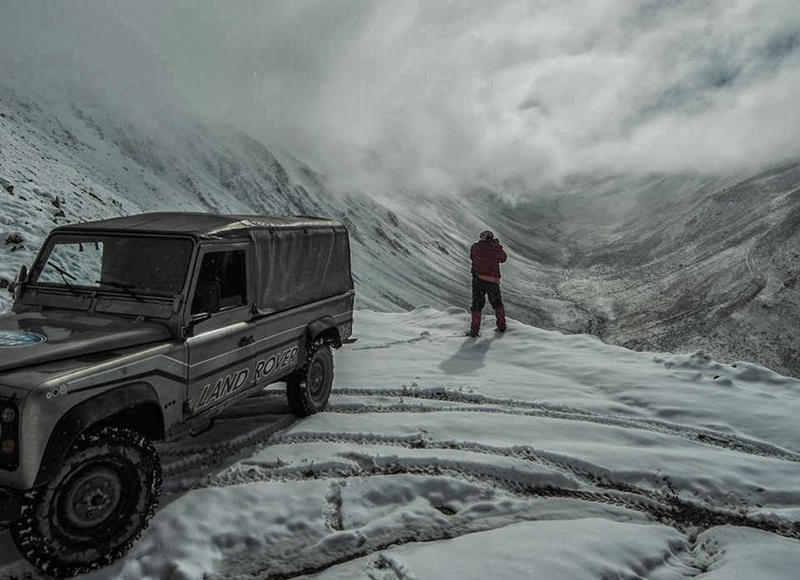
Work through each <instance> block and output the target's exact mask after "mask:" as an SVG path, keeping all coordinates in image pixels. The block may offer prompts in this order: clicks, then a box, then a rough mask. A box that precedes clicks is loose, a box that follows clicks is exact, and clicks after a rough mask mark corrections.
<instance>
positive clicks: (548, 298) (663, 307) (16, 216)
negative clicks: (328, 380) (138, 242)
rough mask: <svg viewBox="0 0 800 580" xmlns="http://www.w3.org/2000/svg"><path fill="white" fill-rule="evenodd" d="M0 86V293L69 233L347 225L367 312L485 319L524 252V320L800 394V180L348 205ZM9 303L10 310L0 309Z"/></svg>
mask: <svg viewBox="0 0 800 580" xmlns="http://www.w3.org/2000/svg"><path fill="white" fill-rule="evenodd" d="M134 102H136V103H137V104H135V105H131V104H130V102H129V101H125V105H122V104H120V100H119V98H116V97H114V96H109V95H108V94H106V93H102V92H94V93H88V92H87V89H86V88H85V87H78V86H68V85H64V86H59V87H58V88H55V89H54V88H53V87H49V88H41V87H38V86H26V85H25V83H24V81H23V80H21V79H15V78H13V77H12V78H10V79H3V81H2V82H0V179H2V180H3V181H2V182H0V183H2V184H6V185H11V186H12V187H13V192H8V191H7V190H6V189H5V186H4V187H3V189H2V190H0V204H2V206H1V207H2V208H3V212H2V214H0V256H2V260H0V286H4V285H5V284H7V283H8V282H9V281H10V280H12V279H13V278H14V276H15V274H16V272H17V270H18V269H19V266H20V265H22V264H30V263H31V261H32V260H33V257H34V255H35V252H36V251H37V250H38V248H39V245H40V243H41V241H42V239H43V237H44V236H45V235H46V233H47V231H48V230H49V229H50V228H51V227H53V226H54V225H56V224H61V223H66V222H75V221H81V220H89V219H97V218H102V217H109V216H115V215H123V214H130V213H138V212H143V211H155V210H194V211H212V212H242V213H288V214H312V215H324V216H331V217H334V218H337V219H340V220H342V221H343V222H344V223H346V224H347V225H348V228H349V229H350V232H351V238H352V240H353V262H354V275H355V279H356V284H357V289H358V305H359V307H362V308H373V309H379V310H390V311H391V310H401V309H408V308H413V307H415V306H417V305H419V304H432V305H434V306H436V307H438V308H447V307H448V306H451V305H459V306H467V305H468V303H469V288H468V284H469V279H468V278H469V275H468V270H469V264H468V260H467V257H466V255H467V252H468V248H469V245H470V244H471V243H472V241H473V240H474V238H475V235H476V232H479V231H481V230H482V229H485V228H487V227H488V228H491V229H493V230H494V231H495V232H496V233H497V234H498V236H499V237H500V238H501V240H502V241H503V243H504V245H505V247H506V249H507V251H508V252H509V255H510V259H509V262H508V263H507V264H506V265H505V266H504V270H503V272H504V283H503V291H504V298H505V302H506V306H507V309H508V311H509V312H510V313H511V314H512V315H513V316H516V317H517V318H518V319H520V320H523V321H525V322H527V323H530V324H533V325H536V326H538V327H540V328H547V329H558V330H561V331H564V332H588V333H592V334H595V335H597V336H599V337H601V338H602V339H603V340H605V341H607V342H610V343H614V344H624V345H626V346H628V347H630V348H635V349H651V350H665V351H673V352H691V351H693V350H696V349H698V348H704V349H706V350H708V351H709V352H711V353H713V354H714V356H715V357H717V358H719V359H720V360H728V361H730V360H736V359H745V360H753V361H757V362H759V363H761V364H763V365H765V366H768V367H770V368H773V369H775V370H777V371H779V372H782V373H784V374H789V375H793V376H800V352H798V350H797V349H798V346H797V345H798V343H800V335H798V334H797V328H798V325H799V324H800V285H799V284H800V282H798V279H799V278H798V277H799V276H800V249H799V248H800V239H798V236H800V228H799V227H798V223H800V222H799V221H798V215H800V166H798V165H787V166H782V167H778V168H774V169H772V170H769V171H766V172H762V173H757V174H742V175H730V176H723V177H717V178H709V177H701V176H673V177H665V176H649V177H648V176H646V177H614V178H608V179H598V180H594V181H586V180H575V181H574V182H569V183H566V184H562V185H561V186H559V187H557V188H553V189H543V190H541V191H535V192H524V191H522V192H520V191H516V190H515V193H514V194H513V195H512V194H511V193H510V192H508V191H507V192H494V191H488V190H485V189H481V188H477V189H475V190H474V191H470V192H458V193H456V192H454V193H452V194H441V193H440V194H438V195H435V196H428V195H426V194H425V192H416V191H409V190H408V189H407V188H406V187H405V186H404V184H403V182H402V178H401V177H398V179H397V183H396V189H395V190H393V191H369V192H355V191H353V192H345V193H333V192H332V190H331V188H330V187H329V186H328V184H327V183H326V179H325V177H324V176H322V175H319V174H317V173H315V172H314V171H313V170H312V169H311V168H309V167H308V166H306V165H304V164H303V163H302V162H301V161H298V160H297V159H296V158H295V157H294V156H292V155H290V154H288V153H286V152H284V151H282V150H281V149H280V148H279V147H270V148H268V147H266V146H265V145H264V144H262V143H260V142H257V141H255V140H254V139H252V138H250V137H249V136H247V135H245V134H243V133H242V132H240V131H238V130H236V129H234V128H232V127H230V126H228V125H224V124H220V123H210V122H206V121H200V120H199V119H198V118H196V117H194V116H191V115H189V114H187V113H185V112H182V111H180V110H176V109H175V108H174V107H168V106H166V105H163V104H161V103H153V102H151V101H148V100H147V99H146V98H142V100H141V101H134ZM9 300H10V297H9V296H8V295H7V294H6V293H4V292H0V309H5V308H7V307H8V305H9Z"/></svg>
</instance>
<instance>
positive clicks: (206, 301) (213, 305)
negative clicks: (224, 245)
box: [192, 250, 247, 314]
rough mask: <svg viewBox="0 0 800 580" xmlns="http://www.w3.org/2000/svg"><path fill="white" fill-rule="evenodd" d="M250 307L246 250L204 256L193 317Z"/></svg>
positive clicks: (193, 300) (194, 301)
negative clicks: (248, 305)
mask: <svg viewBox="0 0 800 580" xmlns="http://www.w3.org/2000/svg"><path fill="white" fill-rule="evenodd" d="M246 303H247V276H246V273H245V253H244V250H236V251H233V252H209V253H208V254H206V255H205V256H203V262H202V264H201V265H200V275H199V277H198V280H197V288H196V290H195V293H194V298H192V314H201V313H207V312H209V313H213V312H218V311H220V310H225V309H228V308H235V307H237V306H241V305H243V304H246Z"/></svg>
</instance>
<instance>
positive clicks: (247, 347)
mask: <svg viewBox="0 0 800 580" xmlns="http://www.w3.org/2000/svg"><path fill="white" fill-rule="evenodd" d="M197 263H198V264H200V267H199V268H198V269H197V271H196V272H195V275H194V280H193V284H192V292H191V296H192V300H191V303H190V306H189V307H190V313H191V318H192V324H191V326H192V332H191V336H190V337H189V338H188V339H187V341H186V343H187V346H188V350H189V382H188V393H187V403H186V407H185V409H184V414H185V416H187V417H194V416H196V415H199V414H202V413H206V412H207V411H211V410H212V409H214V408H216V407H218V406H219V405H222V404H224V403H225V402H226V401H229V400H231V399H233V398H234V397H235V396H236V395H237V394H239V393H241V392H242V391H244V390H246V389H247V388H248V387H250V386H251V384H253V374H254V373H253V364H254V354H253V348H254V347H253V343H254V342H255V322H254V321H253V314H252V312H253V311H252V309H251V303H252V300H251V298H250V294H251V284H252V282H251V273H250V272H249V271H248V266H249V264H250V263H251V262H250V247H249V244H245V243H242V244H224V245H219V244H213V245H209V246H206V247H201V249H200V254H199V256H198V262H197Z"/></svg>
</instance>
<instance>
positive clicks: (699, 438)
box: [328, 388, 800, 463]
mask: <svg viewBox="0 0 800 580" xmlns="http://www.w3.org/2000/svg"><path fill="white" fill-rule="evenodd" d="M334 392H335V393H336V394H339V395H349V396H365V397H377V396H382V397H398V398H400V399H401V400H403V399H407V398H408V399H420V400H431V401H444V402H454V403H467V405H458V406H450V407H425V406H423V405H414V404H410V403H404V402H401V403H396V404H391V405H362V404H357V403H354V404H346V403H336V402H334V403H332V404H330V405H329V406H328V412H334V413H437V412H462V413H498V414H508V415H518V416H530V417H544V418H548V419H562V420H567V421H582V422H586V423H594V424H598V425H606V426H610V427H620V428H624V429H636V430H640V431H649V432H652V433H660V434H664V435H672V436H676V437H680V438H683V439H687V440H689V441H692V442H695V443H700V444H703V445H708V446H710V447H717V448H720V449H725V450H727V451H735V452H738V453H744V454H747V455H756V456H759V457H767V458H770V459H778V460H781V461H789V462H792V463H800V454H797V453H792V452H791V451H787V450H785V449H781V448H780V447H777V446H775V445H771V444H769V443H764V442H763V441H756V440H754V439H747V438H745V437H739V436H736V435H730V434H727V433H720V432H718V431H713V430H711V429H703V428H700V427H689V426H687V425H680V424H677V423H669V422H667V421H660V420H658V419H632V418H630V417H621V416H615V415H601V414H599V413H593V412H591V411H585V410H582V409H577V408H574V407H569V406H566V405H550V404H547V403H536V402H531V401H517V400H513V399H499V398H492V397H487V396H485V395H479V394H473V393H463V392H461V391H454V390H450V389H407V388H399V389H355V388H345V389H335V390H334Z"/></svg>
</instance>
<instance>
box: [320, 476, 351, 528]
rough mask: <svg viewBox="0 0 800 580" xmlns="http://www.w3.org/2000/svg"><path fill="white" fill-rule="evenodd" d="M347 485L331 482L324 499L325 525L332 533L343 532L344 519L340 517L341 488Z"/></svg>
mask: <svg viewBox="0 0 800 580" xmlns="http://www.w3.org/2000/svg"><path fill="white" fill-rule="evenodd" d="M346 485H347V481H334V482H331V485H330V491H329V492H328V495H327V497H326V498H325V501H326V506H325V523H326V524H328V527H329V528H330V529H331V530H333V531H334V532H341V531H343V530H344V518H343V517H342V502H343V500H342V488H343V487H345V486H346Z"/></svg>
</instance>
